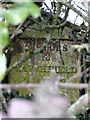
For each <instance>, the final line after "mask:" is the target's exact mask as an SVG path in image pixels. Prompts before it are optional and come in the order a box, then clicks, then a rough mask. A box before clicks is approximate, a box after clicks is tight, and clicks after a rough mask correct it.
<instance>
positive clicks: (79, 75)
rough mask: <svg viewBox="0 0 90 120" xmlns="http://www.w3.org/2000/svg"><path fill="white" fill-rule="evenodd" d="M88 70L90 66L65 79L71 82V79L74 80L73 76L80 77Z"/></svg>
mask: <svg viewBox="0 0 90 120" xmlns="http://www.w3.org/2000/svg"><path fill="white" fill-rule="evenodd" d="M88 71H90V67H89V68H87V69H85V70H84V71H83V72H78V73H76V74H75V75H73V76H72V77H70V78H69V79H68V80H67V81H68V82H71V80H74V79H75V78H80V77H81V76H82V75H83V74H86V73H87V72H88Z"/></svg>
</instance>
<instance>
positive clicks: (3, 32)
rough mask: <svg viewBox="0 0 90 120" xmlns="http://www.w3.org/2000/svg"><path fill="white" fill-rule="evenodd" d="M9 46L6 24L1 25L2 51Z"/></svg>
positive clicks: (0, 39) (0, 44) (0, 47)
mask: <svg viewBox="0 0 90 120" xmlns="http://www.w3.org/2000/svg"><path fill="white" fill-rule="evenodd" d="M8 44H9V32H8V29H7V26H6V24H5V23H3V22H2V23H0V50H1V49H2V48H3V47H5V46H6V45H8Z"/></svg>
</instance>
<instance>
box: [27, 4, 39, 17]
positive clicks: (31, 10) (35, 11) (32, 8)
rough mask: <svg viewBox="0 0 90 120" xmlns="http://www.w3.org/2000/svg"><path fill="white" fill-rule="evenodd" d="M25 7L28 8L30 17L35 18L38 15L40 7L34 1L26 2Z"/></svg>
mask: <svg viewBox="0 0 90 120" xmlns="http://www.w3.org/2000/svg"><path fill="white" fill-rule="evenodd" d="M26 7H27V8H28V12H29V14H31V16H32V17H34V18H37V17H39V16H40V8H39V7H38V6H37V5H36V4H35V3H34V2H29V3H28V4H26Z"/></svg>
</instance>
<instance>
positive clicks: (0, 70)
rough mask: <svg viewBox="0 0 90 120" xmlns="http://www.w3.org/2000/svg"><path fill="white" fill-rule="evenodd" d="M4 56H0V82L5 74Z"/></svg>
mask: <svg viewBox="0 0 90 120" xmlns="http://www.w3.org/2000/svg"><path fill="white" fill-rule="evenodd" d="M6 63H7V60H6V56H5V55H4V54H0V81H2V80H3V78H4V76H5V73H6V69H7V68H6Z"/></svg>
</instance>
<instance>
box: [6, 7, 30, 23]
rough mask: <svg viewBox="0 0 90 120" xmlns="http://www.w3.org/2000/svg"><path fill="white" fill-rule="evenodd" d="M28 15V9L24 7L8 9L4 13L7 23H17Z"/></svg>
mask: <svg viewBox="0 0 90 120" xmlns="http://www.w3.org/2000/svg"><path fill="white" fill-rule="evenodd" d="M27 15H28V9H27V8H25V7H20V8H15V9H9V10H8V11H7V13H6V17H7V21H8V23H11V24H13V25H18V24H19V23H21V22H23V21H24V20H25V19H26V17H27Z"/></svg>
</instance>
